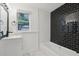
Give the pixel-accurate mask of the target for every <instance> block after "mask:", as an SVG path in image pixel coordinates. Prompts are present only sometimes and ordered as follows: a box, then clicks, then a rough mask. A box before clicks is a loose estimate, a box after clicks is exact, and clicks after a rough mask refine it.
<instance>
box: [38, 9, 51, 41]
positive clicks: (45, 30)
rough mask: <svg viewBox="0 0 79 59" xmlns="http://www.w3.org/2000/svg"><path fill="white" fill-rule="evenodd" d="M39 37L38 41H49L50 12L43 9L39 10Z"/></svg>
mask: <svg viewBox="0 0 79 59" xmlns="http://www.w3.org/2000/svg"><path fill="white" fill-rule="evenodd" d="M39 22H40V25H39V30H40V31H39V33H40V35H39V37H40V42H49V41H50V13H49V12H47V11H45V10H40V11H39Z"/></svg>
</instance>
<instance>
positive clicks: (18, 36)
mask: <svg viewBox="0 0 79 59" xmlns="http://www.w3.org/2000/svg"><path fill="white" fill-rule="evenodd" d="M21 38H22V36H20V35H13V36H9V37H5V38H2V39H1V40H12V39H21Z"/></svg>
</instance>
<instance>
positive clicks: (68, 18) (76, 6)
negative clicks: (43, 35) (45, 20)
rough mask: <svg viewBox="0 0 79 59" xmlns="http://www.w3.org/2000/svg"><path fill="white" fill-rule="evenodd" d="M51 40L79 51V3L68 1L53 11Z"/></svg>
mask: <svg viewBox="0 0 79 59" xmlns="http://www.w3.org/2000/svg"><path fill="white" fill-rule="evenodd" d="M51 42H54V43H56V44H58V45H61V46H63V47H66V48H68V49H71V50H74V51H76V52H78V53H79V3H66V4H64V5H62V6H60V7H59V8H57V9H56V10H54V11H52V12H51Z"/></svg>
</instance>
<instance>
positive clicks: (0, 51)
mask: <svg viewBox="0 0 79 59" xmlns="http://www.w3.org/2000/svg"><path fill="white" fill-rule="evenodd" d="M20 55H22V38H11V39H10V38H9V39H8V38H5V39H3V40H0V56H20Z"/></svg>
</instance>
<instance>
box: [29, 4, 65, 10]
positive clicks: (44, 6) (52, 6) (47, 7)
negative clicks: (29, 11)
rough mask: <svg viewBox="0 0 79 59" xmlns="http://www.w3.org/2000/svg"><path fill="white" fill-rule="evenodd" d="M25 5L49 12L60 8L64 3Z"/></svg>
mask: <svg viewBox="0 0 79 59" xmlns="http://www.w3.org/2000/svg"><path fill="white" fill-rule="evenodd" d="M27 4H28V5H30V6H33V7H37V8H40V9H43V10H46V11H48V12H51V11H53V10H55V9H56V8H58V7H60V6H61V5H63V4H64V3H27Z"/></svg>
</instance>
